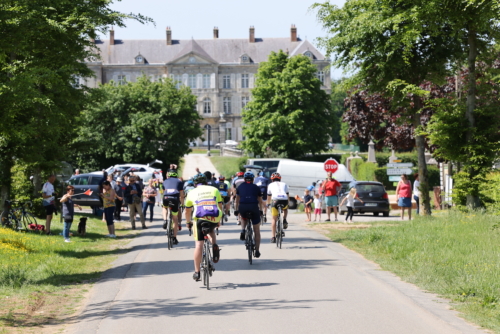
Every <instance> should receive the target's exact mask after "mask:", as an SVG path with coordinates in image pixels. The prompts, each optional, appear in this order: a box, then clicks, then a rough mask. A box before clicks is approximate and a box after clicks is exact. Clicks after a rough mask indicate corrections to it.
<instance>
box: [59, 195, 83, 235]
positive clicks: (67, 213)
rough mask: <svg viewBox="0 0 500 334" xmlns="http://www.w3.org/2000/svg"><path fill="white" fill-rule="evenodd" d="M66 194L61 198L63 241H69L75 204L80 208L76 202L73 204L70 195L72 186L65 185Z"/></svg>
mask: <svg viewBox="0 0 500 334" xmlns="http://www.w3.org/2000/svg"><path fill="white" fill-rule="evenodd" d="M66 191H67V193H66V195H64V196H63V197H62V198H61V203H62V215H63V218H64V228H63V237H64V242H70V241H71V240H70V239H69V230H70V229H71V224H72V223H73V217H74V215H75V205H76V206H77V207H78V208H79V209H80V211H81V210H82V207H81V206H79V205H78V204H74V203H73V200H72V199H71V196H73V195H74V194H75V188H74V187H73V186H67V187H66Z"/></svg>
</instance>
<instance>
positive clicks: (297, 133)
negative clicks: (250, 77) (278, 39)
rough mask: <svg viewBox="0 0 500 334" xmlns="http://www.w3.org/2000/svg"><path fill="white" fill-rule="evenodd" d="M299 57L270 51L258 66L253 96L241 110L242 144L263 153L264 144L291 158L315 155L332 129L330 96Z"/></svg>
mask: <svg viewBox="0 0 500 334" xmlns="http://www.w3.org/2000/svg"><path fill="white" fill-rule="evenodd" d="M316 72H317V68H316V67H315V66H314V65H313V64H312V63H311V60H310V59H309V58H308V57H306V56H303V55H298V56H294V57H288V55H287V54H285V53H284V52H283V51H279V52H278V53H276V52H272V53H271V55H270V56H269V59H268V61H267V62H264V63H262V64H261V65H260V67H259V71H258V73H257V80H256V84H255V88H254V89H253V90H252V100H251V101H250V102H249V103H248V104H247V106H246V108H245V111H244V112H243V122H244V124H245V126H244V128H243V131H244V134H245V136H246V140H245V141H244V142H243V147H244V148H245V149H247V150H249V151H251V152H254V153H255V154H261V155H264V153H265V152H266V150H267V149H268V148H269V149H271V150H272V151H274V152H276V153H278V154H283V153H284V154H286V155H287V156H288V157H290V158H300V157H301V156H303V155H304V154H306V153H309V152H311V153H319V152H321V151H322V150H324V149H325V148H326V147H327V144H328V141H329V139H330V136H331V135H332V133H333V129H334V128H335V118H334V117H333V115H332V112H331V103H330V97H329V96H328V94H327V93H326V92H325V91H324V90H322V89H321V82H320V81H319V80H318V79H317V78H316Z"/></svg>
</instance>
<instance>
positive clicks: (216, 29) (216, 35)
mask: <svg viewBox="0 0 500 334" xmlns="http://www.w3.org/2000/svg"><path fill="white" fill-rule="evenodd" d="M216 38H219V28H217V27H214V39H216Z"/></svg>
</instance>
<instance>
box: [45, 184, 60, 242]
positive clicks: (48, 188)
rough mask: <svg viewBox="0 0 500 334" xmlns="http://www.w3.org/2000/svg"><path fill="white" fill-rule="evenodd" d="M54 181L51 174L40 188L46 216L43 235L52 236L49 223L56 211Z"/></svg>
mask: <svg viewBox="0 0 500 334" xmlns="http://www.w3.org/2000/svg"><path fill="white" fill-rule="evenodd" d="M55 180H56V176H55V175H54V174H51V175H50V176H49V178H48V179H47V182H46V183H45V184H44V185H43V187H42V197H43V201H42V204H43V206H44V207H45V213H46V214H47V218H46V219H45V233H47V235H52V232H50V223H51V222H52V215H53V214H54V213H56V211H57V209H56V205H55V196H56V195H57V194H56V192H55V191H54V181H55Z"/></svg>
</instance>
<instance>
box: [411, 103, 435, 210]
mask: <svg viewBox="0 0 500 334" xmlns="http://www.w3.org/2000/svg"><path fill="white" fill-rule="evenodd" d="M421 104H422V101H421V100H420V98H418V97H415V111H416V112H415V113H414V114H413V127H414V129H415V132H416V131H417V128H418V127H419V126H421V121H420V107H421ZM415 144H416V146H417V157H418V180H419V181H420V187H419V189H418V190H419V191H420V207H421V208H422V210H420V212H422V214H423V215H425V216H428V215H430V214H431V198H430V197H429V190H430V189H429V177H428V172H427V162H426V161H425V137H424V136H421V135H415Z"/></svg>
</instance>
